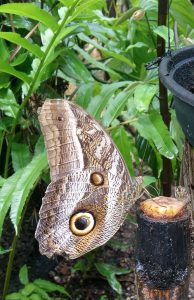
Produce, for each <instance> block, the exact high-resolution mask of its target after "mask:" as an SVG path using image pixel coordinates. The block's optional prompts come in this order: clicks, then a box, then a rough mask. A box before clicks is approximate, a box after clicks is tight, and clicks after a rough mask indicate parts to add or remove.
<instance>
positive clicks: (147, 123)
mask: <svg viewBox="0 0 194 300" xmlns="http://www.w3.org/2000/svg"><path fill="white" fill-rule="evenodd" d="M133 126H134V127H135V128H136V129H137V130H138V132H139V134H140V135H141V136H142V137H144V138H145V139H147V140H148V141H151V142H153V143H154V145H155V147H156V148H157V149H158V151H159V152H160V154H161V155H163V156H165V157H167V158H169V159H172V158H174V157H175V155H176V154H177V152H178V151H177V148H176V146H175V144H174V143H173V141H172V138H171V136H170V133H169V131H168V129H167V127H166V125H165V124H164V122H163V120H162V117H161V115H160V114H159V112H157V111H155V110H153V111H151V112H150V113H149V114H141V115H140V116H139V117H138V120H137V121H134V122H133Z"/></svg>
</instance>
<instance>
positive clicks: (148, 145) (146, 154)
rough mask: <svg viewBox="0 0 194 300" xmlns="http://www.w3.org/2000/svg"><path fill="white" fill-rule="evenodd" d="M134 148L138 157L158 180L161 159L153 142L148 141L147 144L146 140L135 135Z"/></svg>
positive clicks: (161, 164)
mask: <svg viewBox="0 0 194 300" xmlns="http://www.w3.org/2000/svg"><path fill="white" fill-rule="evenodd" d="M135 147H136V149H137V150H138V154H139V157H140V158H141V159H143V161H144V162H145V163H146V164H147V165H148V166H149V167H150V168H151V169H152V172H153V175H154V176H155V177H156V178H159V176H160V173H161V171H162V167H163V162H162V157H161V155H160V153H159V152H158V151H157V149H156V147H155V146H154V144H153V142H152V141H150V140H149V142H148V140H146V139H144V138H143V137H142V136H140V135H139V134H137V136H136V139H135Z"/></svg>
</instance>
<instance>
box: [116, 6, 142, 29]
mask: <svg viewBox="0 0 194 300" xmlns="http://www.w3.org/2000/svg"><path fill="white" fill-rule="evenodd" d="M139 9H140V7H132V8H130V9H128V10H127V11H125V12H124V13H122V15H121V16H120V18H118V20H117V22H116V24H115V25H120V24H122V23H123V22H125V21H129V19H130V18H131V17H132V15H133V14H134V12H135V11H136V10H139Z"/></svg>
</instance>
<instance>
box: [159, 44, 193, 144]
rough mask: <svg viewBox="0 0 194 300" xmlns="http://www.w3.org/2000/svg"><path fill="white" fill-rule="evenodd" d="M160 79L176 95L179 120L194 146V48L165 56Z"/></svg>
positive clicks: (160, 68) (175, 104) (161, 65)
mask: <svg viewBox="0 0 194 300" xmlns="http://www.w3.org/2000/svg"><path fill="white" fill-rule="evenodd" d="M159 77H160V79H161V81H162V83H163V84H164V85H165V87H166V88H168V89H169V90H170V91H171V92H172V94H173V95H174V103H173V104H174V107H175V110H176V115H177V119H178V121H179V123H180V125H181V127H182V129H183V132H184V134H185V136H186V137H187V139H188V140H189V142H190V144H191V145H192V146H194V46H188V47H184V48H182V49H179V50H177V51H174V52H173V53H171V54H168V55H167V56H165V57H164V58H163V59H162V61H161V63H160V66H159Z"/></svg>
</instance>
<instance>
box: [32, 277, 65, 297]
mask: <svg viewBox="0 0 194 300" xmlns="http://www.w3.org/2000/svg"><path fill="white" fill-rule="evenodd" d="M34 284H35V285H37V286H38V287H39V288H41V289H43V290H45V291H47V292H60V293H61V294H63V295H66V296H68V297H70V295H69V293H68V292H67V291H66V290H65V288H64V287H62V286H60V285H59V284H56V283H53V282H51V281H48V280H44V279H36V280H34Z"/></svg>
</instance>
